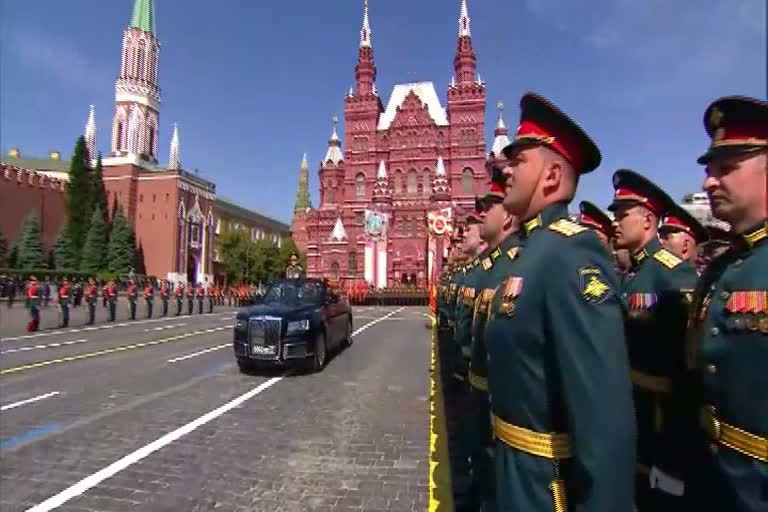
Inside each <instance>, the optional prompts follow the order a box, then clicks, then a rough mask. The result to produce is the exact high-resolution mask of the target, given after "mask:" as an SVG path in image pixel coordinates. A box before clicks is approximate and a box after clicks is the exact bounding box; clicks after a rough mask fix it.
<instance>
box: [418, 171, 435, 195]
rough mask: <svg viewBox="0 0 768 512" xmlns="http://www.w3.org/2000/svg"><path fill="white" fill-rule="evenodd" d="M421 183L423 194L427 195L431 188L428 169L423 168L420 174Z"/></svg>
mask: <svg viewBox="0 0 768 512" xmlns="http://www.w3.org/2000/svg"><path fill="white" fill-rule="evenodd" d="M421 183H422V189H423V190H422V191H423V193H424V195H425V196H428V195H429V193H430V191H431V190H430V189H431V188H432V183H431V180H430V176H429V169H424V171H423V173H422V175H421Z"/></svg>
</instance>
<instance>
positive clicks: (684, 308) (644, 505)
mask: <svg viewBox="0 0 768 512" xmlns="http://www.w3.org/2000/svg"><path fill="white" fill-rule="evenodd" d="M613 186H614V188H615V190H616V192H615V194H614V200H613V203H612V204H611V206H610V207H609V210H611V211H613V212H615V217H616V218H615V233H616V246H617V247H619V248H624V249H628V250H629V251H630V253H631V255H632V266H631V267H630V269H629V272H627V273H626V274H625V275H624V282H623V284H622V290H621V291H622V294H621V296H622V299H623V300H624V303H625V307H626V317H625V331H626V337H627V346H628V351H629V360H630V366H631V368H632V385H633V391H634V400H635V420H636V422H637V468H636V470H637V473H636V482H635V495H636V498H635V501H636V504H637V509H638V511H639V512H645V511H653V512H656V511H665V510H669V511H679V510H688V508H687V507H686V506H685V501H684V500H685V497H684V494H685V481H686V478H687V473H688V472H689V471H690V470H691V468H690V466H689V465H690V462H691V458H690V449H689V448H688V447H689V445H690V443H689V439H688V438H689V437H690V436H688V435H687V431H689V430H690V428H691V421H692V419H693V418H692V417H686V412H687V411H686V410H685V408H684V407H682V406H681V398H682V396H683V395H682V394H681V390H680V389H679V386H680V383H681V381H683V380H684V377H685V364H684V360H683V353H684V350H683V341H684V339H685V325H686V319H687V317H688V305H689V300H690V296H691V294H692V292H693V289H694V287H695V286H696V279H697V277H698V276H697V274H696V269H695V268H694V266H693V265H692V264H691V263H690V262H686V261H683V260H682V259H680V258H678V257H677V256H675V255H674V254H673V253H671V252H670V251H668V250H667V249H664V248H662V247H661V244H660V243H659V239H658V234H657V228H658V225H659V219H661V218H662V217H664V215H665V214H666V212H667V211H668V209H669V208H670V207H671V205H672V204H673V203H674V202H673V201H672V199H671V198H670V197H669V196H668V195H667V194H666V193H665V192H664V191H663V190H661V189H660V188H659V187H657V186H656V185H655V184H653V183H652V182H651V181H649V180H648V179H646V178H644V177H643V176H641V175H639V174H637V173H635V172H633V171H630V170H626V169H621V170H619V171H616V173H615V174H614V175H613Z"/></svg>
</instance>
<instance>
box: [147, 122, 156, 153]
mask: <svg viewBox="0 0 768 512" xmlns="http://www.w3.org/2000/svg"><path fill="white" fill-rule="evenodd" d="M147 146H148V147H149V155H150V156H155V128H154V127H153V126H150V127H149V141H147Z"/></svg>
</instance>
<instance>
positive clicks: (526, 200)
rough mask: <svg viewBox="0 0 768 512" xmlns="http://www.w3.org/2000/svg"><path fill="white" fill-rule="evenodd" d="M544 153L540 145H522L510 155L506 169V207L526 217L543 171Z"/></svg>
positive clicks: (511, 211) (509, 210)
mask: <svg viewBox="0 0 768 512" xmlns="http://www.w3.org/2000/svg"><path fill="white" fill-rule="evenodd" d="M543 165H544V155H543V154H542V152H541V148H539V147H522V148H521V149H519V150H516V151H513V152H512V153H511V154H510V155H509V161H508V164H507V166H506V167H504V170H503V171H502V172H503V173H504V177H505V178H506V183H505V184H504V208H505V209H506V210H507V211H508V212H509V213H511V214H513V215H516V216H518V217H520V218H523V219H524V218H525V217H526V214H527V213H528V210H529V208H530V204H531V200H532V199H533V196H534V194H535V193H536V188H537V187H538V184H539V180H540V177H541V173H542V171H543Z"/></svg>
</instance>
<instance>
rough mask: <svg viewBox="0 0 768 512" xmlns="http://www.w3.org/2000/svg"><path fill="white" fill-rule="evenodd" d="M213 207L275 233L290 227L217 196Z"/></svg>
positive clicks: (285, 230) (288, 229)
mask: <svg viewBox="0 0 768 512" xmlns="http://www.w3.org/2000/svg"><path fill="white" fill-rule="evenodd" d="M215 207H216V209H217V210H219V211H223V212H225V213H229V214H230V215H232V216H237V217H240V218H242V219H247V220H250V221H252V222H254V223H256V224H259V225H262V226H265V227H269V228H271V229H273V230H275V231H279V232H285V233H287V232H288V231H290V227H289V226H288V224H286V223H284V222H281V221H279V220H277V219H273V218H272V217H267V216H266V215H264V214H261V213H259V212H256V211H253V210H249V209H247V208H244V207H242V206H240V205H238V204H236V203H234V202H233V201H230V200H228V199H224V198H222V197H218V196H217V197H216V205H215Z"/></svg>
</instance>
